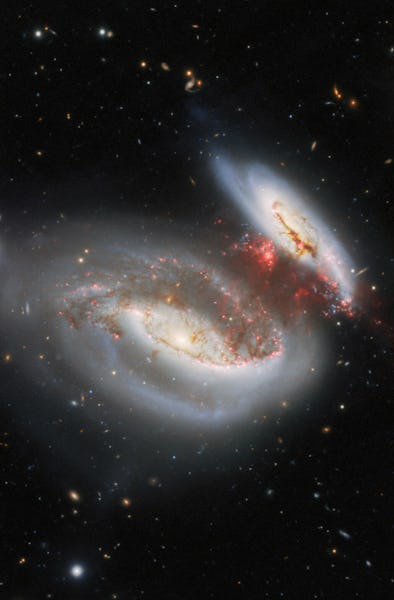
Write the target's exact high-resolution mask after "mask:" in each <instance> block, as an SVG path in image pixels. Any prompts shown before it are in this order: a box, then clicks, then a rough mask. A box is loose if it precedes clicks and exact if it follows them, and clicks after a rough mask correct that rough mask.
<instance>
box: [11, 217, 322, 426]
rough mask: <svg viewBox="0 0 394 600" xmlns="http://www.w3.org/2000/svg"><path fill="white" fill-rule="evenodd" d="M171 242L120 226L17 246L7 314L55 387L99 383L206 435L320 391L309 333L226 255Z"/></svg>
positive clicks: (113, 395) (115, 396)
mask: <svg viewBox="0 0 394 600" xmlns="http://www.w3.org/2000/svg"><path fill="white" fill-rule="evenodd" d="M166 234H167V235H168V241H167V242H166V241H165V237H166ZM156 237H157V238H158V237H159V236H156ZM174 237H175V236H174V233H171V232H168V231H167V232H165V230H164V227H163V228H161V229H160V239H161V240H162V246H160V245H157V244H156V243H155V242H154V241H152V240H153V239H154V237H153V236H145V237H143V236H142V235H141V234H139V233H138V230H136V228H134V229H133V228H129V229H127V230H126V231H125V230H124V227H123V228H122V225H118V226H117V225H112V226H110V225H108V226H106V227H102V228H98V227H95V228H94V233H92V232H91V231H89V228H85V229H83V231H81V230H78V229H74V230H73V229H72V228H71V227H68V228H67V226H65V230H64V231H63V233H62V234H59V233H57V234H56V238H55V242H54V243H53V244H52V245H51V244H49V243H48V242H41V241H40V244H38V245H37V248H36V249H35V250H34V252H33V253H30V254H29V253H26V252H22V250H20V249H18V252H20V253H21V260H20V266H19V268H16V265H17V261H13V262H12V268H10V273H9V275H8V282H7V284H6V286H5V288H4V289H3V295H5V296H6V301H3V302H2V305H3V308H4V309H5V314H6V316H7V320H8V319H9V317H10V314H11V313H12V314H13V315H14V316H15V315H16V317H15V318H18V319H23V320H24V326H22V327H21V326H20V325H21V324H20V323H19V324H18V327H16V326H15V323H12V324H11V327H13V329H14V331H16V330H23V331H24V336H25V337H24V339H26V336H27V335H28V331H30V337H31V342H30V343H29V349H30V352H31V353H32V356H33V358H32V357H30V358H29V359H28V360H30V361H31V362H32V363H34V365H35V364H36V362H37V359H36V356H40V355H41V354H45V361H43V362H42V363H41V365H42V366H43V365H44V364H45V365H47V369H48V370H49V372H48V380H56V381H57V382H60V383H59V385H60V386H64V390H65V392H67V393H68V394H69V393H70V386H69V383H68V382H69V381H70V380H71V381H73V385H74V388H75V386H78V387H79V391H80V393H84V392H85V391H86V390H87V389H89V387H91V386H93V387H94V389H95V390H96V391H100V390H101V392H102V393H104V394H105V396H106V397H107V398H108V399H109V400H110V401H118V402H121V403H122V404H124V405H125V406H128V407H130V408H137V409H138V410H140V411H147V412H148V413H156V414H157V415H158V416H159V417H160V418H161V419H162V418H169V419H171V420H172V421H173V422H174V421H175V422H176V421H179V422H182V423H183V424H185V423H187V422H189V423H192V424H197V425H199V424H205V425H206V426H215V425H216V426H217V425H220V424H222V425H223V424H226V423H228V422H230V421H232V420H234V419H236V418H240V417H245V416H248V415H250V413H251V412H253V411H254V412H255V413H256V416H258V415H261V411H264V410H265V408H266V407H267V403H269V402H272V401H273V400H277V401H281V400H283V399H284V398H286V399H288V398H289V397H293V395H294V393H295V392H296V391H297V390H298V391H301V390H304V389H306V388H307V387H308V384H309V383H312V382H314V380H315V377H316V375H312V374H311V365H316V357H317V356H319V355H320V351H319V346H320V344H319V341H318V340H317V337H316V336H315V335H311V334H310V332H309V330H310V324H306V323H304V322H303V320H302V319H299V320H297V321H296V322H294V323H293V324H292V325H291V326H289V325H288V321H287V320H286V315H282V314H280V311H279V310H276V309H275V307H272V306H265V303H264V298H260V297H259V296H258V295H257V294H256V293H255V292H254V291H253V290H252V289H250V287H249V285H248V283H247V282H246V281H243V280H240V279H239V277H240V274H239V273H238V274H235V273H228V272H227V271H226V270H225V269H224V267H223V265H222V264H221V262H220V256H221V253H220V252H217V254H215V258H212V252H211V251H210V252H211V254H210V258H208V249H207V246H206V243H205V244H204V243H199V242H196V243H195V247H194V248H193V252H191V251H189V248H190V245H191V242H190V238H186V239H185V240H184V241H182V240H181V239H179V241H178V242H177V243H174V241H170V240H174ZM169 248H171V250H169ZM84 249H85V250H84ZM7 306H8V308H7ZM27 306H28V307H29V309H28V310H27V309H26V307H27ZM29 326H30V329H28V327H29ZM35 368H36V367H35Z"/></svg>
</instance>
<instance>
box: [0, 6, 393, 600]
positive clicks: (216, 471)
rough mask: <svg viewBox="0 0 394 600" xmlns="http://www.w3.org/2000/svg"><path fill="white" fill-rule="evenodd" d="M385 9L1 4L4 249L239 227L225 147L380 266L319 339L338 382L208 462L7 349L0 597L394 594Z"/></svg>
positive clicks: (214, 451)
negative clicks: (119, 231) (98, 234)
mask: <svg viewBox="0 0 394 600" xmlns="http://www.w3.org/2000/svg"><path fill="white" fill-rule="evenodd" d="M390 4H391V3H389V2H387V3H385V2H376V3H370V2H361V3H360V2H358V3H355V2H353V3H352V2H346V3H342V5H341V4H338V5H337V4H335V3H323V4H322V3H320V2H313V3H312V2H311V3H310V5H309V6H308V5H307V4H305V3H298V2H292V3H290V2H289V3H286V2H229V1H228V2H226V1H224V2H222V3H218V2H216V1H212V2H186V1H183V2H182V1H178V2H176V1H174V2H171V3H170V2H162V1H161V2H153V0H152V2H142V1H141V2H126V1H124V2H120V1H115V2H104V1H98V2H83V3H82V2H79V3H78V2H71V1H70V2H56V3H46V2H42V3H39V2H33V3H25V2H5V3H4V5H2V9H1V12H2V25H3V28H2V35H1V40H0V45H1V47H2V48H1V72H0V80H1V105H2V110H1V114H0V124H1V125H0V127H1V136H0V154H1V160H0V185H1V196H0V213H1V222H0V228H1V229H0V235H1V238H0V239H2V240H3V241H5V242H6V241H7V239H12V240H13V241H15V240H18V239H20V240H21V242H22V241H26V239H28V238H29V236H31V235H32V234H34V233H37V232H39V231H45V230H46V228H48V227H51V226H53V224H54V223H56V221H57V220H64V219H66V220H71V221H72V220H75V219H80V218H84V219H88V220H89V219H90V218H91V219H93V218H94V219H97V218H102V219H105V218H106V217H108V216H109V215H111V216H114V215H120V216H121V217H122V216H127V217H128V218H131V217H132V216H133V215H138V218H142V219H145V220H146V221H147V222H150V221H152V222H153V221H154V222H156V221H157V222H159V221H161V222H163V223H166V222H171V223H173V222H175V223H177V224H180V225H182V224H183V223H187V225H188V226H189V227H193V228H196V230H198V229H199V228H209V227H210V226H211V225H212V223H213V222H214V220H215V219H216V218H217V217H222V218H224V220H226V219H227V220H229V219H231V218H233V217H234V214H236V212H235V211H234V210H233V209H231V208H230V207H229V202H228V200H226V198H225V197H224V194H223V192H222V191H221V190H220V189H219V188H218V186H217V183H216V182H215V179H214V177H213V175H212V169H211V168H210V164H211V158H212V157H215V156H220V155H221V154H222V153H226V152H229V153H232V154H233V155H235V156H239V157H241V158H242V159H243V160H245V159H251V160H253V161H261V162H264V163H266V164H268V165H270V166H272V167H274V168H276V169H279V170H281V173H282V174H283V175H284V176H285V177H288V178H289V179H290V180H291V181H295V182H296V183H297V184H298V185H300V186H302V187H303V188H304V189H305V190H306V191H307V193H308V194H309V196H311V197H314V199H315V200H316V202H318V203H319V205H321V207H322V210H324V214H326V215H329V216H330V222H331V224H332V225H333V226H334V227H335V229H336V230H337V232H338V236H339V238H340V239H342V240H343V241H344V242H345V245H346V246H347V248H348V249H349V251H350V253H351V254H352V256H353V258H354V260H355V263H356V265H357V266H358V268H360V269H361V268H363V267H364V266H368V267H369V270H368V271H367V272H366V273H365V274H364V275H363V276H362V277H361V276H360V284H361V287H362V290H363V292H362V294H363V295H364V300H365V302H364V305H365V307H367V308H365V311H364V312H365V314H364V316H362V317H360V318H357V319H355V320H353V321H350V322H347V321H346V320H343V323H342V325H341V326H340V327H337V326H336V324H335V321H334V322H332V323H329V324H327V325H326V327H327V336H328V337H329V338H330V343H331V346H330V350H329V351H328V354H327V375H326V381H328V382H331V383H330V384H329V385H328V384H327V383H326V385H324V386H323V387H320V388H317V389H316V390H315V391H314V393H313V395H312V396H311V397H309V396H308V397H307V398H302V399H300V400H299V401H298V404H297V406H296V407H290V408H289V409H283V410H282V409H281V408H275V409H273V410H272V411H271V413H270V415H269V416H268V418H267V420H266V421H264V422H263V423H259V424H255V425H253V426H249V427H247V428H246V430H243V431H237V430H236V429H235V430H232V431H229V432H228V433H227V434H226V435H224V436H223V437H220V436H219V439H218V440H217V441H216V442H213V443H211V442H210V443H209V444H208V445H207V446H205V445H204V438H202V440H201V444H200V446H201V448H200V447H199V446H198V445H196V446H195V448H194V450H191V449H190V447H189V446H188V448H187V451H186V450H182V443H181V442H180V441H179V440H178V439H177V438H176V436H174V438H173V439H172V438H171V435H170V434H169V433H168V432H167V433H165V434H164V433H163V436H164V437H166V436H167V441H166V442H165V444H164V442H163V443H161V442H158V443H157V445H156V446H155V445H154V443H153V442H152V439H151V438H150V436H149V435H147V436H145V435H144V432H142V433H141V432H140V433H139V434H135V433H133V434H132V435H130V433H129V430H130V425H129V423H128V417H127V415H125V414H122V413H121V412H119V411H120V409H114V412H112V411H111V410H109V408H108V405H107V407H106V409H105V410H104V411H103V412H102V414H100V415H99V416H98V417H97V418H96V419H95V418H93V417H92V416H88V415H86V414H82V413H81V412H80V411H75V410H73V409H70V407H69V404H68V403H67V402H63V403H62V402H59V401H58V399H54V398H52V397H51V392H50V391H49V390H48V389H46V388H44V387H43V385H42V383H43V382H42V379H40V377H39V376H38V375H37V377H36V378H35V379H34V378H33V381H32V380H31V378H30V377H29V376H28V375H27V374H26V373H25V372H24V370H23V369H21V368H20V366H18V362H17V361H16V360H6V358H5V357H6V355H7V353H8V352H10V350H11V349H12V337H10V335H9V333H7V334H6V333H3V334H2V336H1V340H2V347H1V348H0V351H1V352H2V355H1V356H2V364H1V370H0V376H1V388H0V389H1V431H0V437H1V442H2V445H1V447H0V455H1V482H0V499H1V528H2V531H1V542H0V544H1V552H2V558H1V562H0V572H1V575H0V584H1V585H0V593H1V592H2V593H3V595H4V597H5V598H10V599H12V598H15V600H16V598H19V599H22V598H25V599H36V598H56V599H65V600H66V599H73V598H86V599H90V598H92V599H93V598H103V599H108V600H109V599H113V600H116V599H130V598H138V599H142V598H145V599H151V598H152V599H156V598H160V599H164V598H168V599H170V598H174V599H175V598H198V599H200V598H201V599H203V598H233V597H234V598H246V599H249V598H251V599H254V598H256V599H257V598H269V599H280V598H285V599H286V598H288V599H293V598H296V599H298V598H321V599H325V598H327V599H331V598H332V599H334V598H335V599H337V598H368V599H369V598H374V599H375V598H376V599H377V598H379V599H380V598H382V599H386V598H387V599H388V598H391V597H392V593H393V592H392V591H391V588H392V584H393V573H392V558H391V557H392V545H390V541H391V540H390V534H391V532H392V491H393V487H392V479H391V477H392V460H391V447H390V439H391V438H390V434H391V423H390V421H391V414H392V413H391V399H392V396H393V393H392V392H393V385H392V384H393V380H392V333H391V329H390V318H391V313H390V303H391V295H392V291H393V287H392V283H391V282H392V267H393V255H392V254H390V252H392V228H393V203H392V177H391V173H392V164H387V159H389V158H391V157H392V153H393V136H392V127H393V106H394V87H393V70H394V35H393V30H392V6H391V7H390ZM192 25H198V26H199V27H198V28H193V27H192ZM45 26H48V27H49V30H48V31H46V30H45V29H44V27H45ZM102 27H104V28H106V30H110V31H112V32H113V36H112V37H106V36H100V34H99V30H100V28H102ZM38 29H39V30H41V31H42V36H41V37H39V38H38V37H37V36H36V35H35V31H36V30H38ZM141 61H146V62H147V67H146V68H143V67H142V66H141ZM162 62H165V63H167V64H168V66H169V67H170V70H169V71H165V70H163V68H161V63H162ZM41 66H42V67H41ZM187 69H192V70H193V71H194V72H195V73H196V75H197V77H198V78H200V79H201V80H202V87H201V89H200V91H199V92H198V93H196V94H189V93H187V91H185V89H184V86H185V81H186V79H185V71H186V70H187ZM334 85H337V86H338V89H340V90H341V92H342V93H343V98H342V99H340V100H338V99H337V98H335V96H334V94H333V86H334ZM352 98H354V99H356V101H357V104H356V106H355V107H352V106H350V104H349V102H350V100H351V99H352ZM67 114H69V115H70V118H67ZM217 134H219V135H217ZM315 140H316V141H317V146H316V149H315V150H314V151H313V152H312V151H311V145H312V142H313V141H315ZM385 161H386V162H385ZM281 163H282V165H281ZM190 178H192V179H193V180H194V181H195V182H196V184H195V185H193V184H192V182H191V179H190ZM371 286H376V291H375V292H374V293H373V292H372V291H371ZM376 315H379V318H380V319H381V320H383V323H384V325H383V326H382V327H380V328H379V327H378V326H376V324H374V318H375V317H376ZM338 360H343V361H344V362H349V365H348V366H347V367H344V366H338V365H337V364H336V363H337V361H338ZM341 405H343V406H344V408H340V407H341ZM109 406H111V404H109ZM325 426H329V427H330V428H331V430H330V432H329V433H326V434H325V433H323V431H322V428H323V427H325ZM81 428H83V429H84V435H82V436H81V434H80V429H81ZM105 429H109V432H108V433H104V430H105ZM124 438H125V439H124ZM158 447H160V448H163V447H166V449H167V450H166V452H167V453H168V456H166V457H164V458H163V456H162V455H161V456H160V458H157V452H156V450H157V448H158ZM199 448H200V449H199ZM117 454H120V455H121V458H120V459H115V456H116V455H117ZM173 455H176V456H177V458H176V460H173V459H172V456H173ZM151 476H155V477H157V478H158V480H157V481H158V482H160V483H159V484H155V485H152V481H151V480H150V479H149V478H150V477H151ZM115 483H116V485H115ZM70 489H76V490H78V492H79V493H80V494H81V502H80V503H79V504H78V505H75V504H73V503H72V502H71V500H70V498H69V496H68V492H69V490H70ZM390 496H391V497H390ZM122 497H130V498H131V501H132V505H131V507H130V508H125V507H124V506H122V505H121V498H122ZM73 509H77V510H78V514H73V512H72V511H73ZM128 515H130V516H128ZM340 532H342V533H340ZM343 532H345V534H348V535H344V534H343ZM104 554H108V555H110V558H105V557H104ZM22 557H24V558H25V559H26V560H25V561H23V564H20V562H21V558H22ZM72 564H82V565H83V567H84V569H85V571H84V574H83V576H82V577H81V578H80V579H73V578H72V577H71V576H70V565H72Z"/></svg>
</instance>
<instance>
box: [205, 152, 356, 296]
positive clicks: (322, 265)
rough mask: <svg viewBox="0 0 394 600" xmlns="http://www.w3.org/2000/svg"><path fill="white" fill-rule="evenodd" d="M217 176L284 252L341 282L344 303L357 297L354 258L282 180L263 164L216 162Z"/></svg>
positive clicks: (339, 283)
mask: <svg viewBox="0 0 394 600" xmlns="http://www.w3.org/2000/svg"><path fill="white" fill-rule="evenodd" d="M215 171H216V174H217V176H218V178H219V180H220V182H221V184H222V185H223V186H224V188H225V189H226V191H227V192H229V194H230V195H231V197H232V198H233V199H234V200H235V202H236V204H237V206H239V208H240V209H241V211H242V212H243V213H244V214H245V215H246V217H247V218H248V220H250V223H251V224H252V226H253V227H254V228H255V229H256V230H257V231H259V232H261V233H263V234H264V235H266V236H267V237H268V238H270V239H271V240H272V241H273V242H274V244H275V245H276V246H277V247H278V248H280V249H281V250H282V252H284V253H286V254H288V255H290V256H291V257H292V258H295V259H297V260H300V261H302V262H303V263H304V264H306V265H308V266H310V267H311V268H314V269H316V270H318V271H320V272H322V273H326V274H327V275H328V276H329V277H330V279H331V280H332V281H333V282H336V283H337V284H338V289H339V294H340V296H341V298H342V300H343V301H344V302H345V303H347V304H350V303H351V301H352V299H353V292H354V278H353V277H352V275H351V272H352V270H351V264H350V258H349V256H348V255H347V253H346V252H345V250H344V248H343V247H342V246H341V244H340V243H339V242H338V241H337V240H336V239H335V236H334V235H333V234H332V232H331V231H330V229H329V227H328V226H327V225H326V224H325V223H323V221H322V219H321V218H320V217H319V216H318V215H317V214H316V211H315V210H314V209H312V208H311V207H310V206H308V205H307V203H306V202H305V201H304V200H303V199H302V198H301V196H300V194H299V193H298V192H297V191H296V190H295V189H294V188H293V187H292V186H290V185H289V184H288V183H287V182H286V181H285V180H284V179H283V178H281V177H279V176H278V175H276V174H275V173H273V172H272V171H271V170H270V169H268V168H267V167H264V166H261V165H260V166H252V167H241V166H238V165H236V164H234V163H232V162H230V161H228V160H226V159H220V160H218V161H216V162H215Z"/></svg>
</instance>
